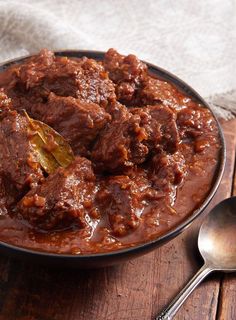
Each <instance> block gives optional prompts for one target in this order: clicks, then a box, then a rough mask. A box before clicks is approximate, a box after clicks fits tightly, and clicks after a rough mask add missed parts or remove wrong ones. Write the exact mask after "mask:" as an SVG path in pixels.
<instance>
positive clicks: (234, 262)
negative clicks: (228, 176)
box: [198, 197, 236, 271]
mask: <svg viewBox="0 0 236 320" xmlns="http://www.w3.org/2000/svg"><path fill="white" fill-rule="evenodd" d="M198 248H199V251H200V253H201V255H202V256H203V258H204V260H205V263H206V264H207V265H209V266H211V267H212V268H214V270H221V271H235V270H236V197H232V198H229V199H225V200H224V201H222V202H221V203H219V204H218V205H217V206H216V207H215V208H214V209H213V210H212V211H211V212H210V214H209V215H208V217H207V218H206V220H205V221H204V222H203V224H202V226H201V229H200V232H199V237H198Z"/></svg>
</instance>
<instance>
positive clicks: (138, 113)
mask: <svg viewBox="0 0 236 320" xmlns="http://www.w3.org/2000/svg"><path fill="white" fill-rule="evenodd" d="M129 110H130V112H129V111H128V110H126V111H125V110H124V109H123V108H120V107H119V105H116V106H115V107H114V108H113V110H112V112H113V120H112V121H111V123H109V124H108V125H107V126H106V128H105V129H104V130H103V131H101V133H100V135H99V138H98V140H97V142H96V143H95V145H94V148H93V150H92V160H93V161H94V162H95V163H96V165H97V167H98V168H101V169H102V170H104V171H111V172H112V171H113V170H115V171H116V172H120V171H121V170H123V169H124V168H125V167H130V166H132V165H134V164H141V163H143V162H144V161H145V160H146V159H147V157H148V154H149V153H150V152H152V151H155V150H160V149H164V150H166V151H168V152H169V153H173V152H175V151H176V150H177V148H178V144H179V134H178V130H177V126H176V122H175V118H176V114H175V112H174V111H172V110H171V109H170V108H168V107H166V106H163V105H157V106H147V107H143V108H130V109H129ZM166 123H168V126H167V125H166ZM111 142H112V143H111Z"/></svg>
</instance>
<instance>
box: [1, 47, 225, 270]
mask: <svg viewBox="0 0 236 320" xmlns="http://www.w3.org/2000/svg"><path fill="white" fill-rule="evenodd" d="M56 55H59V56H68V57H77V58H80V57H83V56H87V57H89V58H93V59H96V60H101V59H103V57H104V52H98V51H82V50H65V51H59V52H56ZM27 58H28V57H23V58H18V59H14V60H11V61H8V62H6V63H4V64H1V65H0V72H1V71H3V70H5V69H6V68H8V67H9V66H11V65H12V64H15V63H20V62H22V61H23V60H25V59H27ZM147 65H148V68H149V71H150V72H151V73H152V74H154V75H157V76H158V77H160V78H162V79H164V80H167V81H169V82H171V83H173V84H174V85H175V86H176V87H178V88H179V89H181V90H182V91H183V92H184V93H186V94H187V95H188V96H190V97H192V98H194V99H195V100H196V101H199V102H200V103H201V104H202V105H203V106H205V108H208V109H209V110H210V111H211V113H212V115H213V117H214V118H215V115H214V113H213V111H212V110H211V109H210V107H209V105H208V104H207V103H206V102H205V101H204V99H203V98H202V97H201V96H200V95H199V94H198V93H197V92H196V91H195V90H194V89H192V88H191V87H190V86H189V85H187V84H186V83H185V82H183V81H182V80H180V79H179V78H177V77H176V76H175V75H173V74H171V73H169V72H167V71H165V70H163V69H161V68H159V67H157V66H154V65H152V64H150V63H147ZM215 119H216V118H215ZM216 122H217V126H218V130H219V135H220V140H221V151H220V156H219V162H218V170H216V174H215V179H214V183H213V185H212V189H211V191H210V193H209V194H208V195H207V197H206V199H205V201H204V202H203V203H202V205H201V206H200V207H199V208H198V209H197V210H195V211H194V212H192V214H191V215H189V216H188V217H186V219H185V220H184V221H183V222H181V223H180V224H178V225H177V226H176V227H175V228H173V229H171V230H170V231H168V232H167V233H165V234H164V235H162V236H160V237H158V238H156V239H155V240H152V241H149V242H146V243H143V244H140V245H137V246H135V247H131V248H128V249H122V250H117V251H113V252H108V253H99V254H86V255H70V254H54V253H47V252H38V251H34V250H30V249H24V248H20V247H17V246H14V245H10V244H7V243H4V242H0V251H1V252H2V253H6V254H7V255H9V256H13V257H16V258H21V259H25V260H30V261H31V262H36V263H42V264H47V265H53V266H59V267H76V268H96V267H104V266H109V265H113V264H117V263H121V262H124V261H126V260H129V259H133V258H136V257H138V256H141V255H143V254H145V253H148V252H150V251H152V250H154V249H155V248H157V247H159V246H161V245H163V244H164V243H166V242H168V241H169V240H171V239H173V238H174V237H176V236H177V235H178V234H180V233H181V232H182V231H184V230H185V229H186V228H187V227H189V226H190V224H191V223H192V222H193V220H195V219H196V218H197V217H198V216H199V215H200V214H201V213H202V212H203V210H204V209H205V208H206V206H207V205H208V203H209V202H210V200H211V199H212V197H213V195H214V194H215V192H216V190H217V188H218V186H219V184H220V181H221V178H222V174H223V171H224V165H225V158H226V155H225V153H226V148H225V141H224V137H223V134H222V131H221V128H220V124H219V123H218V121H217V119H216Z"/></svg>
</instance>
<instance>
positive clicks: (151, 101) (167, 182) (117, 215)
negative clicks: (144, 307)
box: [0, 49, 222, 254]
mask: <svg viewBox="0 0 236 320" xmlns="http://www.w3.org/2000/svg"><path fill="white" fill-rule="evenodd" d="M29 117H30V118H29ZM29 119H32V120H29ZM33 119H34V120H37V121H41V122H43V123H45V124H47V125H48V126H50V127H51V128H53V129H54V130H55V131H56V132H57V133H59V134H60V135H61V136H62V137H63V138H64V141H65V143H67V144H68V145H69V146H70V147H71V150H72V151H73V157H72V156H70V157H69V158H68V159H66V158H65V159H63V157H66V156H68V154H67V155H66V153H65V154H63V153H62V154H61V153H60V155H59V156H60V158H59V156H58V154H59V153H58V152H59V151H58V150H59V149H58V148H59V147H60V146H59V145H58V143H59V142H60V141H61V140H60V139H59V140H55V139H54V138H55V137H54V136H53V135H52V136H50V135H49V138H48V137H47V139H48V140H47V141H44V137H42V136H41V133H42V131H41V133H40V132H38V131H37V127H33V128H32V123H29V121H32V122H33ZM37 121H36V122H35V123H37ZM42 130H43V129H42ZM50 132H51V131H50ZM36 135H38V136H37V137H36V138H35V136H36ZM39 139H41V140H42V141H41V142H40V143H41V144H40V143H39V142H38V141H39ZM50 139H51V140H50ZM58 141H59V142H58ZM59 144H60V143H59ZM221 147H222V146H221V144H220V137H219V132H218V127H217V123H216V121H215V119H214V117H213V116H212V114H211V112H210V111H209V110H208V109H207V108H205V107H204V106H203V105H201V104H200V103H199V102H197V101H195V100H194V99H192V98H191V97H188V96H187V95H186V94H184V93H183V92H182V91H180V90H179V89H177V88H176V87H175V86H174V85H172V84H171V83H169V82H166V81H164V80H162V79H158V78H156V77H154V76H152V75H151V74H150V73H149V71H148V68H147V66H146V65H145V63H143V62H141V61H140V60H138V58H137V57H136V56H134V55H128V56H126V57H125V56H122V55H120V54H119V53H118V52H116V51H115V50H114V49H110V50H108V52H107V53H106V54H105V56H104V59H103V61H95V60H93V59H89V58H86V57H83V58H80V59H75V58H67V57H58V56H55V55H54V53H52V52H51V51H48V50H42V51H41V52H40V53H39V54H38V55H36V56H34V57H31V58H29V59H27V60H25V61H24V62H23V63H21V64H15V65H12V66H11V67H9V68H8V69H7V70H5V71H3V72H2V73H1V74H0V241H3V242H6V243H10V244H13V245H16V246H20V247H25V248H31V249H35V250H39V251H46V252H56V253H71V254H87V253H98V252H107V251H114V250H118V249H121V248H126V247H131V246H135V245H137V244H140V243H144V242H147V241H149V240H150V239H155V238H157V237H159V236H160V235H163V234H164V233H166V232H167V231H168V230H170V229H172V228H173V227H174V226H176V225H178V224H179V223H180V222H182V221H183V220H184V219H186V217H188V216H189V215H190V214H191V213H192V212H193V210H195V209H197V208H198V207H199V206H200V205H201V204H202V203H203V201H204V200H205V199H206V197H207V195H208V194H209V192H210V190H211V188H212V184H213V182H214V177H215V174H216V170H217V168H218V163H219V156H220V152H221ZM61 148H63V146H62V147H61ZM60 150H61V149H60ZM62 150H63V149H62ZM72 151H71V152H72ZM58 159H59V160H58ZM56 160H57V165H56V166H55V165H54V162H55V161H56ZM50 161H51V162H52V163H50ZM67 162H68V165H64V164H65V163H67ZM49 168H50V170H49Z"/></svg>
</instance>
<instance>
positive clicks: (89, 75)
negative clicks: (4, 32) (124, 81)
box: [9, 50, 116, 112]
mask: <svg viewBox="0 0 236 320" xmlns="http://www.w3.org/2000/svg"><path fill="white" fill-rule="evenodd" d="M12 75H13V76H12V77H13V78H14V81H12V82H11V84H10V85H9V88H10V90H9V93H10V95H11V96H12V98H13V101H14V102H15V103H16V107H17V108H20V107H21V105H22V102H24V104H25V105H26V106H28V107H29V108H30V105H31V104H32V103H35V102H37V103H43V102H45V101H46V100H47V97H48V95H49V93H50V92H54V93H55V94H57V95H60V96H65V97H67V96H72V97H75V98H79V99H80V100H82V101H84V102H93V103H97V104H99V105H101V106H103V107H106V105H107V104H108V103H109V101H112V100H114V99H115V98H116V97H115V88H114V84H113V83H112V81H111V80H110V79H109V78H108V74H107V72H106V71H105V70H104V67H103V66H102V64H101V63H99V62H97V61H95V60H93V59H88V58H86V57H84V58H82V59H70V58H67V57H55V56H54V53H53V52H51V51H48V50H42V51H41V53H40V54H39V55H36V56H34V57H32V58H31V59H28V60H27V61H26V62H25V63H23V64H21V65H20V66H15V67H14V68H12ZM15 95H17V96H18V97H19V96H21V99H23V100H24V101H21V103H20V104H19V101H18V100H17V99H14V96H15ZM26 100H28V101H29V103H28V104H27V101H26ZM27 111H28V112H30V110H27Z"/></svg>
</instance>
